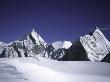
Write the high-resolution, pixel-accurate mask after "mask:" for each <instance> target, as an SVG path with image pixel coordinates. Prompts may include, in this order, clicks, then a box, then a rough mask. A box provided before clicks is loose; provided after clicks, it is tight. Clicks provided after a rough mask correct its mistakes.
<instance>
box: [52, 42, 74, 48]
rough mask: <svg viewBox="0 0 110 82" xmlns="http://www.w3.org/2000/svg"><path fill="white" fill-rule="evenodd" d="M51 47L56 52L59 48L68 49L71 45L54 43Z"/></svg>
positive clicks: (69, 43)
mask: <svg viewBox="0 0 110 82" xmlns="http://www.w3.org/2000/svg"><path fill="white" fill-rule="evenodd" d="M52 45H53V47H54V48H55V50H58V49H60V48H65V49H68V48H69V47H70V46H71V45H72V43H71V42H70V41H56V42H54V43H52Z"/></svg>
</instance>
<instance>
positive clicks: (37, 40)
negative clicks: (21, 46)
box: [30, 29, 47, 46]
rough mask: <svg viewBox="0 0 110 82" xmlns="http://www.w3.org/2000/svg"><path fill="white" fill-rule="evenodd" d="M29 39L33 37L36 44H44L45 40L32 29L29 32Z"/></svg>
mask: <svg viewBox="0 0 110 82" xmlns="http://www.w3.org/2000/svg"><path fill="white" fill-rule="evenodd" d="M30 35H31V37H32V38H31V39H33V40H34V41H35V43H36V45H40V44H41V45H44V46H46V44H47V43H46V42H45V41H44V40H43V38H42V37H41V36H40V35H39V34H38V33H37V32H36V31H35V30H34V29H33V30H32V32H31V34H30Z"/></svg>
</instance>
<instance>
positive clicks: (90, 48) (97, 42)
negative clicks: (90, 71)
mask: <svg viewBox="0 0 110 82" xmlns="http://www.w3.org/2000/svg"><path fill="white" fill-rule="evenodd" d="M80 42H81V44H82V45H83V47H84V49H85V50H86V52H87V55H88V58H89V59H90V60H91V61H101V60H102V59H103V58H104V57H105V56H106V55H107V54H108V53H109V52H110V42H109V41H108V40H107V39H106V37H105V36H104V35H103V33H102V32H101V31H100V30H99V28H96V29H95V31H94V32H93V33H90V34H89V35H85V36H84V37H80Z"/></svg>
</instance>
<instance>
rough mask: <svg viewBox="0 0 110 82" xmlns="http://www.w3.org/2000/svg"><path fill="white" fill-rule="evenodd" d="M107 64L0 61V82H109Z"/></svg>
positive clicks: (16, 59)
mask: <svg viewBox="0 0 110 82" xmlns="http://www.w3.org/2000/svg"><path fill="white" fill-rule="evenodd" d="M109 70H110V65H109V63H99V62H87V61H85V62H82V61H80V62H75V61H68V62H67V61H66V62H65V61H55V60H48V59H44V58H40V59H39V58H15V59H8V58H4V59H0V82H110V71H109Z"/></svg>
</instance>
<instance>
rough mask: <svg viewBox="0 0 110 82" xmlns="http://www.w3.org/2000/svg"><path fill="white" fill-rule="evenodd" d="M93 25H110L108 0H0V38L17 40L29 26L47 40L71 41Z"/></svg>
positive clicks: (85, 32) (29, 29)
mask: <svg viewBox="0 0 110 82" xmlns="http://www.w3.org/2000/svg"><path fill="white" fill-rule="evenodd" d="M95 26H98V27H102V28H110V1H109V0H108V1H107V0H0V41H5V42H10V41H14V40H17V39H19V38H21V37H22V36H24V34H27V33H30V32H31V30H32V28H33V27H35V28H36V31H37V32H38V33H39V34H40V35H41V36H42V37H43V38H44V39H45V40H46V41H47V42H53V41H56V40H61V41H62V40H70V41H73V40H76V39H78V38H79V37H80V36H81V35H85V34H87V33H88V32H89V30H90V29H92V28H94V27H95ZM105 32H107V35H108V36H107V37H109V36H110V33H109V32H110V30H109V31H105Z"/></svg>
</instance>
